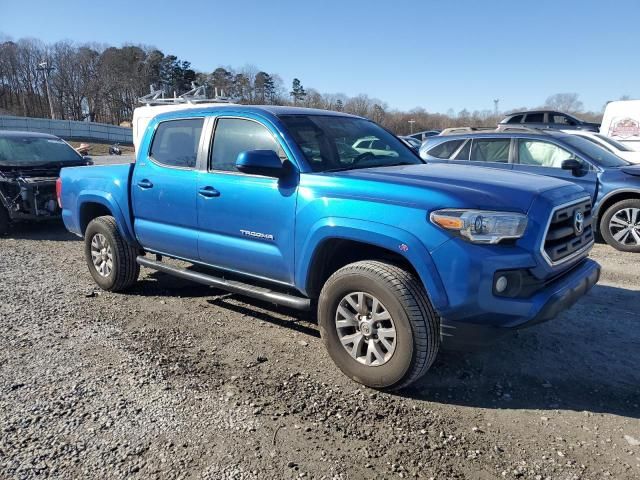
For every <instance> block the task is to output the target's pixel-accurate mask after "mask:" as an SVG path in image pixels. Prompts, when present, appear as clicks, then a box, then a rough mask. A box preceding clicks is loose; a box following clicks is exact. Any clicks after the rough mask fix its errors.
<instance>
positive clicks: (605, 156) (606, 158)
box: [563, 135, 629, 167]
mask: <svg viewBox="0 0 640 480" xmlns="http://www.w3.org/2000/svg"><path fill="white" fill-rule="evenodd" d="M563 140H564V141H565V142H567V143H568V144H569V145H571V146H572V147H573V148H575V149H576V150H578V151H579V152H580V153H582V154H583V155H585V156H586V157H587V158H588V159H589V160H593V162H594V163H595V164H596V165H598V166H600V167H624V166H626V165H629V162H627V161H626V160H623V159H622V158H620V157H618V156H617V155H614V154H613V153H611V152H610V151H609V150H606V149H605V148H604V147H601V146H599V145H596V144H595V143H593V142H591V141H589V140H587V139H585V138H583V137H579V136H578V135H567V136H566V137H565V138H564V139H563Z"/></svg>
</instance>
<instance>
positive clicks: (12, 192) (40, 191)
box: [0, 131, 91, 235]
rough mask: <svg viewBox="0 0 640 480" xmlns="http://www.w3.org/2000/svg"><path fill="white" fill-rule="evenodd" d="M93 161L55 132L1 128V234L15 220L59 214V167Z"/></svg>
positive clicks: (45, 218)
mask: <svg viewBox="0 0 640 480" xmlns="http://www.w3.org/2000/svg"><path fill="white" fill-rule="evenodd" d="M90 163H91V162H90V161H89V160H88V159H87V158H85V157H83V156H81V155H80V154H79V153H78V152H76V151H75V150H74V149H73V148H72V147H71V146H70V145H69V144H67V143H66V142H65V141H63V140H61V139H60V138H58V137H56V136H54V135H47V134H44V133H34V132H14V131H0V235H3V234H6V233H7V232H8V231H9V227H10V225H11V224H12V223H14V222H21V221H41V220H52V219H55V218H59V217H60V207H59V206H58V203H57V201H56V180H57V179H58V177H59V175H60V169H61V168H62V167H74V166H81V165H87V164H90Z"/></svg>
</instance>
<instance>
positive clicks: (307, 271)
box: [296, 218, 448, 310]
mask: <svg viewBox="0 0 640 480" xmlns="http://www.w3.org/2000/svg"><path fill="white" fill-rule="evenodd" d="M312 232H313V233H312V234H311V235H310V237H309V238H308V239H307V242H306V244H305V245H304V246H303V247H302V249H301V255H300V257H299V258H300V259H301V260H300V261H298V262H297V263H298V265H299V267H298V269H297V271H296V283H297V284H298V285H300V286H301V288H300V290H301V291H302V292H303V293H305V294H306V295H308V296H309V297H310V298H317V297H318V295H319V293H320V290H321V289H322V286H323V285H324V282H325V281H326V280H327V279H328V278H329V277H330V276H331V274H333V273H334V272H335V271H336V270H338V269H339V268H341V267H343V266H345V265H347V264H349V263H353V262H356V261H360V260H386V261H389V262H391V263H394V264H396V265H399V266H402V267H405V268H407V269H408V270H410V271H411V272H412V273H414V274H415V275H416V276H417V277H418V278H419V279H420V281H421V282H422V284H423V286H424V288H425V290H426V291H427V294H428V295H429V297H430V300H431V302H432V304H433V306H434V307H435V308H436V310H440V309H442V308H445V307H446V306H447V305H448V299H447V295H446V292H445V289H444V285H443V284H442V281H441V279H440V276H439V274H438V271H437V269H436V267H435V264H434V262H433V260H432V259H431V255H430V254H429V252H428V251H427V249H426V248H425V247H424V246H423V245H422V243H421V242H420V241H419V240H418V239H417V238H416V237H414V236H413V235H412V234H411V233H409V232H406V231H404V230H402V229H399V228H397V227H393V226H390V225H384V224H377V223H374V222H367V221H359V220H358V221H355V220H352V219H335V218H334V219H330V220H328V221H327V222H323V225H321V226H316V228H315V229H313V230H312Z"/></svg>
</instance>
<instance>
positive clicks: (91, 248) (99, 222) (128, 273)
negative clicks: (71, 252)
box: [84, 216, 140, 292]
mask: <svg viewBox="0 0 640 480" xmlns="http://www.w3.org/2000/svg"><path fill="white" fill-rule="evenodd" d="M84 242H85V258H86V260H87V265H88V266H89V272H90V273H91V276H92V277H93V279H94V280H95V282H96V283H97V284H98V285H99V286H100V288H102V289H103V290H108V291H112V292H118V291H120V290H124V289H125V288H127V287H130V286H131V285H132V284H133V283H135V281H136V280H137V279H138V275H139V274H140V265H138V263H137V262H136V256H137V250H136V248H135V247H133V246H132V245H130V244H129V243H127V242H126V241H125V240H124V239H123V238H122V235H120V232H119V231H118V227H117V225H116V221H115V219H114V218H113V217H110V216H104V217H98V218H96V219H94V220H92V221H91V222H90V223H89V225H88V226H87V230H86V232H85V236H84Z"/></svg>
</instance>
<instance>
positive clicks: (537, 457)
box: [0, 224, 640, 480]
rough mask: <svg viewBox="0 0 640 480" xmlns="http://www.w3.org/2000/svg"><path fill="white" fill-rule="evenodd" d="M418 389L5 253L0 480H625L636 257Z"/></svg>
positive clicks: (64, 263) (263, 330) (198, 299)
mask: <svg viewBox="0 0 640 480" xmlns="http://www.w3.org/2000/svg"><path fill="white" fill-rule="evenodd" d="M592 256H593V257H594V258H596V259H597V260H598V261H600V262H601V264H602V265H603V267H604V272H603V278H602V280H601V282H600V284H599V285H598V286H597V287H596V288H595V289H594V290H593V291H592V292H591V293H590V294H589V295H588V296H587V297H586V298H584V299H583V300H581V301H580V302H579V303H578V304H577V305H576V306H575V307H574V308H573V309H572V310H571V311H570V312H567V313H565V314H563V315H562V316H561V317H560V318H558V319H556V320H554V321H552V322H549V323H546V324H543V325H539V326H536V327H533V328H531V329H528V330H523V331H520V332H518V333H517V334H515V335H513V336H510V337H508V338H506V339H504V340H503V341H501V342H499V343H498V344H496V345H494V346H492V347H490V348H487V349H485V350H482V351H479V352H473V353H459V352H444V353H442V354H441V355H440V356H439V358H438V360H437V362H436V364H435V365H434V367H433V368H432V370H431V371H430V372H429V373H428V374H427V375H426V376H425V377H424V379H423V380H421V381H420V382H419V384H418V385H416V386H415V387H414V388H412V389H410V390H406V391H403V392H401V393H397V394H387V393H381V392H378V391H375V390H371V389H367V388H364V387H362V386H359V385H357V384H355V383H353V382H351V381H349V380H348V379H346V378H345V377H343V376H342V374H341V373H340V372H339V371H338V370H337V369H336V368H335V367H334V366H333V364H332V363H331V361H330V359H329V358H328V355H327V354H326V353H325V351H324V349H323V347H322V343H321V340H320V338H319V333H318V328H317V325H316V324H315V323H314V321H313V318H312V317H311V316H308V315H301V314H299V313H297V312H293V311H289V310H286V309H281V308H274V307H271V306H270V305H266V304H263V303H260V302H257V301H250V302H248V301H247V300H246V299H242V298H240V297H237V296H234V295H229V294H226V293H224V292H220V291H216V290H212V289H210V288H205V287H202V286H199V285H195V284H190V283H187V282H183V281H180V280H176V279H174V278H171V277H168V276H166V275H163V274H159V273H155V272H152V271H149V270H144V271H143V272H142V275H141V278H140V281H139V282H138V284H137V285H136V286H135V287H134V288H132V289H131V290H130V291H129V292H127V293H126V294H111V293H104V292H101V291H99V290H98V289H97V288H96V286H95V285H94V283H93V281H92V279H91V277H90V275H89V273H88V271H87V268H86V266H85V264H84V260H83V258H82V243H81V242H80V241H79V240H78V239H76V238H75V237H73V236H71V235H69V234H67V233H66V232H65V231H64V229H63V228H62V227H61V226H59V225H57V224H50V225H40V226H23V227H19V228H17V229H15V230H14V232H13V233H12V234H11V235H10V236H9V237H5V238H0V329H1V330H0V331H1V332H2V335H0V477H1V478H19V479H30V478H38V479H39V478H74V479H75V478H105V479H106V478H109V479H112V478H114V479H115V478H158V479H174V478H175V479H179V478H184V479H187V478H188V479H191V478H205V479H287V478H319V479H320V478H325V479H360V478H434V479H436V478H437V479H463V478H465V479H466V478H469V479H495V478H507V479H516V478H518V479H539V480H542V479H561V480H570V479H571V480H572V479H605V478H611V479H633V478H640V405H639V403H640V370H639V369H638V366H639V365H640V310H639V309H638V307H639V305H640V302H639V300H640V268H639V265H640V263H639V262H640V257H638V256H634V255H631V254H623V253H619V252H616V251H614V250H612V249H610V248H609V247H606V246H604V245H597V246H596V248H595V249H594V252H593V254H592Z"/></svg>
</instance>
